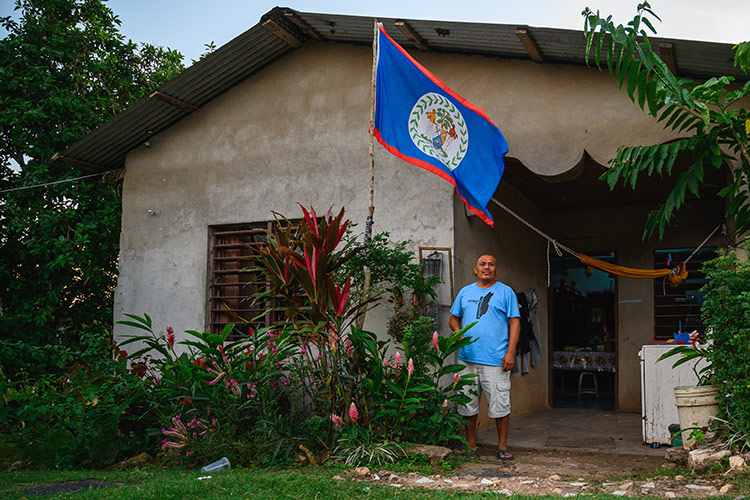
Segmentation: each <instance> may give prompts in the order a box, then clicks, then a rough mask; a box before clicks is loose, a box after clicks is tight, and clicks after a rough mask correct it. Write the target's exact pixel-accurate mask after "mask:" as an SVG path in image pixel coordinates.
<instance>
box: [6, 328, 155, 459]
mask: <svg viewBox="0 0 750 500" xmlns="http://www.w3.org/2000/svg"><path fill="white" fill-rule="evenodd" d="M83 345H84V346H85V347H86V348H85V349H83V350H81V351H78V352H75V351H70V353H69V354H70V355H75V354H77V355H78V356H77V360H76V362H75V363H73V364H71V365H68V367H67V370H68V371H67V373H66V374H64V375H62V376H60V375H57V374H46V375H34V376H31V375H28V374H25V373H22V374H21V375H20V376H19V377H18V378H17V379H16V380H13V381H10V380H6V379H3V384H1V385H2V396H3V403H4V404H3V405H2V407H0V418H2V421H3V422H4V428H3V433H4V434H6V435H7V436H8V437H9V438H11V439H13V440H16V441H17V442H18V443H20V444H21V446H20V447H19V449H20V451H21V458H22V459H25V460H29V461H31V462H32V463H34V464H35V465H38V466H43V467H55V468H65V469H67V468H73V467H92V468H99V467H106V466H108V465H111V464H113V463H115V462H116V461H118V460H121V459H123V458H127V457H128V456H132V455H134V454H137V453H139V452H140V451H142V450H143V449H144V446H145V445H146V443H147V437H146V433H145V427H142V428H138V427H136V426H133V425H129V422H128V421H129V420H130V419H131V418H134V417H132V415H135V413H134V412H132V408H133V407H134V406H136V405H138V404H139V402H141V401H146V400H148V394H147V392H146V390H145V386H144V384H143V382H142V381H141V379H140V378H139V377H138V376H137V375H135V374H133V373H132V372H131V370H129V369H128V368H127V366H126V362H125V360H124V359H113V356H112V346H111V344H110V343H109V342H108V339H107V337H105V336H96V335H85V336H84V337H83Z"/></svg>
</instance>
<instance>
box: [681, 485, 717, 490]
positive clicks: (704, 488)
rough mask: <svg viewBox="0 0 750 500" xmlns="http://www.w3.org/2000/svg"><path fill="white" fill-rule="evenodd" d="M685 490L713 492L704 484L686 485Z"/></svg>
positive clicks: (710, 487)
mask: <svg viewBox="0 0 750 500" xmlns="http://www.w3.org/2000/svg"><path fill="white" fill-rule="evenodd" d="M685 488H687V489H689V490H714V489H716V488H714V487H713V486H706V485H705V484H686V485H685Z"/></svg>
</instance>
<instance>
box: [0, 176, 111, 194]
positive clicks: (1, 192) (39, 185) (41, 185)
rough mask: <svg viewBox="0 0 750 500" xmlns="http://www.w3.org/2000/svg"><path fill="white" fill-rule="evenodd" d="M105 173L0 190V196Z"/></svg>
mask: <svg viewBox="0 0 750 500" xmlns="http://www.w3.org/2000/svg"><path fill="white" fill-rule="evenodd" d="M106 173H107V172H100V173H98V174H89V175H82V176H81V177H75V178H73V179H63V180H61V181H54V182H45V183H44V184H34V185H33V186H22V187H17V188H10V189H3V190H0V194H3V193H10V192H11V191H22V190H24V189H33V188H38V187H44V186H52V185H54V184H62V183H63V182H73V181H80V180H81V179H88V178H89V177H96V176H98V175H104V174H106Z"/></svg>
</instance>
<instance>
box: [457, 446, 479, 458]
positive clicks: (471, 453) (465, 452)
mask: <svg viewBox="0 0 750 500" xmlns="http://www.w3.org/2000/svg"><path fill="white" fill-rule="evenodd" d="M453 453H455V454H456V455H461V456H464V457H476V456H478V455H479V448H477V449H476V450H472V449H471V448H469V447H468V446H464V447H463V448H456V449H454V450H453Z"/></svg>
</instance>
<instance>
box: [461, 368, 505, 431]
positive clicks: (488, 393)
mask: <svg viewBox="0 0 750 500" xmlns="http://www.w3.org/2000/svg"><path fill="white" fill-rule="evenodd" d="M460 362H461V363H464V364H465V365H466V368H464V370H463V371H462V372H461V375H466V374H470V373H475V374H477V377H476V378H474V380H475V381H476V384H471V385H467V386H464V388H463V389H462V391H463V393H464V394H465V395H466V396H468V397H470V398H471V401H469V402H468V403H467V404H466V405H463V406H459V407H458V414H459V415H461V416H462V417H473V416H474V415H478V414H479V402H480V398H481V395H482V394H484V397H485V398H487V406H488V412H487V413H488V415H489V417H490V418H503V417H505V416H507V415H509V414H510V371H507V372H505V371H503V367H502V366H490V365H480V364H478V363H471V362H469V361H460Z"/></svg>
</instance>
